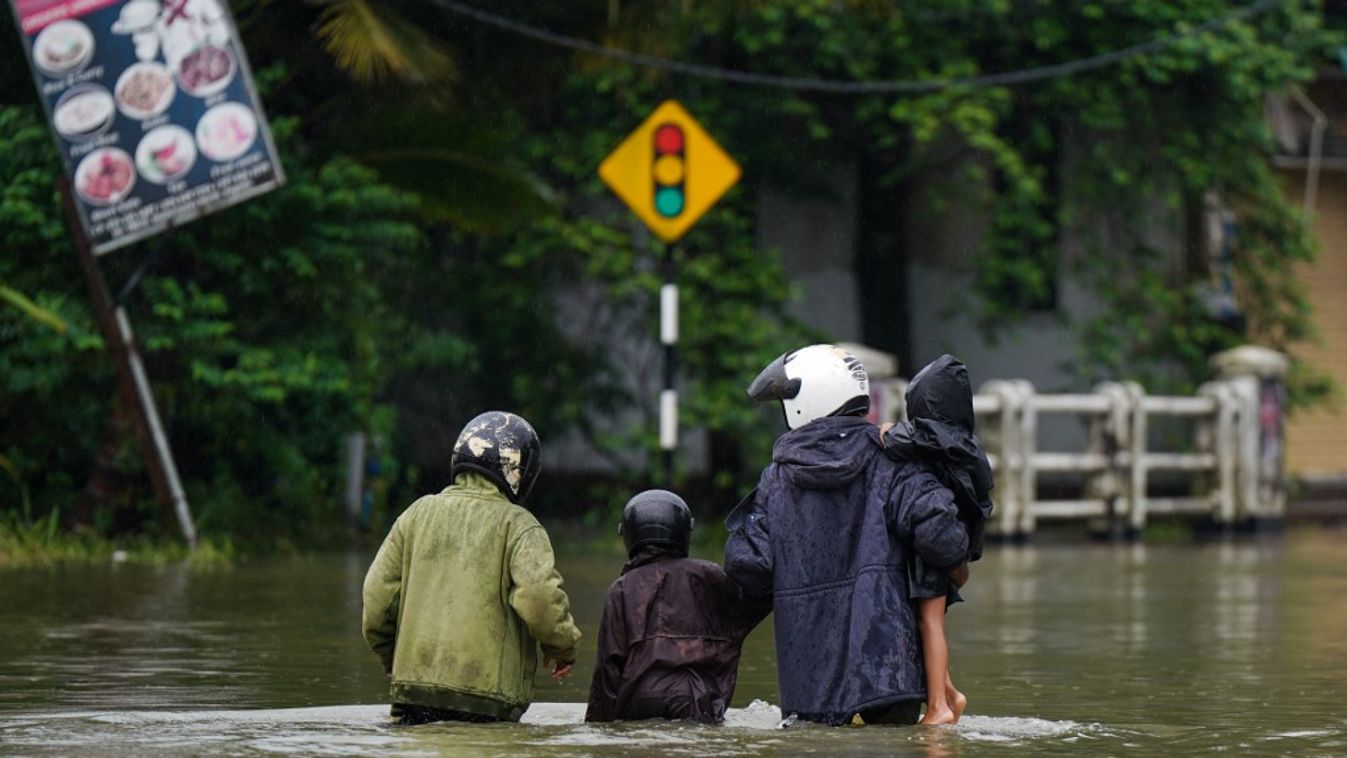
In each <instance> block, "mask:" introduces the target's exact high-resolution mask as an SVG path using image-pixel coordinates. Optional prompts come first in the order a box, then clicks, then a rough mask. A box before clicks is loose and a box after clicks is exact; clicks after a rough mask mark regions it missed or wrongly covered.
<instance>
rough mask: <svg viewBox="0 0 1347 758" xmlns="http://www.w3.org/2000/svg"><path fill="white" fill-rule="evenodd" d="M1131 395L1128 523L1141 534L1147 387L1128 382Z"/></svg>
mask: <svg viewBox="0 0 1347 758" xmlns="http://www.w3.org/2000/svg"><path fill="white" fill-rule="evenodd" d="M1124 387H1125V389H1126V391H1127V399H1128V415H1129V418H1128V443H1129V447H1130V449H1129V451H1128V453H1129V455H1128V463H1129V464H1130V465H1129V467H1128V470H1129V474H1130V475H1129V477H1128V483H1127V499H1128V501H1129V502H1128V509H1127V512H1128V526H1129V528H1130V529H1131V531H1133V532H1135V533H1137V534H1140V533H1141V530H1143V529H1145V528H1146V515H1147V513H1146V510H1147V509H1146V480H1147V474H1148V471H1147V468H1146V442H1147V440H1146V433H1147V432H1146V429H1147V425H1146V421H1147V418H1146V408H1145V405H1144V404H1143V402H1142V401H1143V400H1144V399H1145V397H1146V391H1145V390H1144V389H1142V388H1141V385H1140V384H1137V383H1136V382H1127V383H1125V385H1124Z"/></svg>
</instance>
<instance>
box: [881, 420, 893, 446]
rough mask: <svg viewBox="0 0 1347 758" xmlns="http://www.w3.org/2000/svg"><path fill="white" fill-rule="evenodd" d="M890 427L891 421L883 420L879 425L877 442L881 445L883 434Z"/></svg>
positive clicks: (887, 431) (891, 425) (886, 432)
mask: <svg viewBox="0 0 1347 758" xmlns="http://www.w3.org/2000/svg"><path fill="white" fill-rule="evenodd" d="M892 428H893V422H892V421H885V422H884V423H882V424H880V425H879V444H881V445H883V444H884V435H886V434H888V433H889V430H890V429H892Z"/></svg>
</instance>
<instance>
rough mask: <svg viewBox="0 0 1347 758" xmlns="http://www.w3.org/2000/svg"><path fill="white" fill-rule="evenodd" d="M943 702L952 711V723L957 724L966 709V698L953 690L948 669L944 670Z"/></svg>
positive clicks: (952, 681) (952, 682)
mask: <svg viewBox="0 0 1347 758" xmlns="http://www.w3.org/2000/svg"><path fill="white" fill-rule="evenodd" d="M945 702H946V703H947V704H949V709H950V710H951V711H954V723H956V724H957V723H959V718H960V717H961V716H963V710H964V709H965V708H967V707H968V698H966V697H964V694H963V693H962V692H960V691H958V690H957V689H955V688H954V680H953V679H951V678H950V676H949V669H945Z"/></svg>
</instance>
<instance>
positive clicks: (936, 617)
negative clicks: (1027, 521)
mask: <svg viewBox="0 0 1347 758" xmlns="http://www.w3.org/2000/svg"><path fill="white" fill-rule="evenodd" d="M905 399H906V401H907V417H908V419H909V420H908V421H906V422H904V423H902V424H898V425H897V426H895V427H893V428H892V429H888V430H886V431H884V432H883V433H881V439H882V440H883V442H884V452H885V454H887V455H888V456H889V457H890V458H892V459H894V460H896V461H915V462H918V463H921V464H923V465H925V466H927V467H928V468H929V469H930V470H931V471H932V473H934V474H935V476H936V478H937V479H939V480H940V483H941V484H943V485H945V487H947V488H948V489H949V490H950V491H951V492H952V493H954V502H955V505H956V506H957V507H958V510H959V521H960V522H962V523H963V526H964V529H966V530H967V532H968V560H969V561H976V560H978V559H979V558H981V557H982V546H983V542H984V537H985V534H986V525H987V519H989V518H990V517H991V514H992V501H991V490H992V467H991V464H990V463H989V462H988V460H987V454H986V453H985V452H983V450H982V443H981V442H979V441H978V438H977V436H976V435H975V434H973V425H974V417H973V389H972V386H971V385H970V384H969V381H968V369H967V367H965V366H964V364H963V363H961V362H959V360H958V359H956V358H954V357H953V356H951V355H943V356H941V357H939V358H937V359H936V360H934V361H932V362H931V363H930V364H928V365H927V366H926V367H925V368H923V369H922V370H921V371H919V372H917V375H916V376H914V377H912V381H911V383H909V384H908V385H907V393H906V396H905ZM911 561H912V564H911V565H910V566H909V567H908V595H909V596H910V597H911V598H912V601H913V602H914V603H916V604H917V616H918V619H919V623H920V626H921V646H922V656H923V658H924V663H925V666H926V715H925V716H924V717H923V718H922V723H923V724H953V723H958V721H959V717H960V716H961V715H963V710H964V708H965V707H966V706H967V704H968V699H967V698H965V697H964V695H963V693H961V692H959V690H958V689H957V688H955V686H954V680H953V679H952V678H951V677H950V675H949V647H948V645H947V643H946V642H945V611H946V609H947V608H948V607H949V605H951V604H953V603H957V602H960V601H961V600H962V599H963V598H961V597H959V590H958V588H957V587H955V586H954V582H953V581H952V580H951V579H950V577H949V576H948V575H947V574H946V572H944V571H942V570H940V569H939V568H938V567H935V566H932V565H930V564H929V563H927V562H926V561H924V560H922V558H921V556H920V555H917V554H915V553H914V554H913V555H912V556H911Z"/></svg>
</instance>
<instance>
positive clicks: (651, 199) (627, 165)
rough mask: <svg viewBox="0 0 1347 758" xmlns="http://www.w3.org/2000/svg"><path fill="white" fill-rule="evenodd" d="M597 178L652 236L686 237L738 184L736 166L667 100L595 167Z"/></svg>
mask: <svg viewBox="0 0 1347 758" xmlns="http://www.w3.org/2000/svg"><path fill="white" fill-rule="evenodd" d="M599 178H601V179H603V181H604V183H605V184H607V185H608V186H609V187H610V188H612V190H613V192H615V193H617V196H618V197H619V198H621V199H622V202H624V203H626V204H627V207H629V208H631V209H632V211H634V212H635V213H636V215H637V216H639V217H640V219H641V220H642V221H644V222H645V225H646V226H648V227H649V228H650V231H652V232H654V233H655V235H656V236H658V237H659V238H660V239H662V240H664V241H665V242H673V241H674V240H676V239H678V238H679V237H682V236H683V235H684V234H685V233H687V230H688V229H691V228H692V225H693V224H695V223H697V219H700V218H701V217H702V214H704V213H706V212H707V211H709V210H711V206H713V205H715V204H716V201H717V200H719V199H720V196H721V195H723V194H725V192H726V191H727V190H729V188H730V187H733V186H734V184H735V182H738V181H739V164H738V163H735V162H734V159H733V158H731V157H730V156H729V154H728V153H726V152H725V150H724V149H723V148H721V147H720V145H717V144H716V141H715V140H713V139H711V135H709V134H707V133H706V130H705V129H703V128H702V127H701V124H698V123H697V122H696V121H695V120H693V118H692V114H690V113H688V112H687V110H685V109H684V108H683V106H681V105H679V104H678V102H677V101H676V100H665V101H664V103H663V104H661V105H660V106H659V107H658V108H656V109H655V112H654V113H651V114H650V117H649V118H647V119H646V120H645V123H643V124H641V125H640V126H639V127H637V129H636V131H634V132H632V133H631V136H629V137H627V139H625V140H623V142H622V144H620V145H618V146H617V149H616V150H614V151H613V152H611V153H609V154H608V157H607V158H604V159H603V163H601V164H599Z"/></svg>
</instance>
